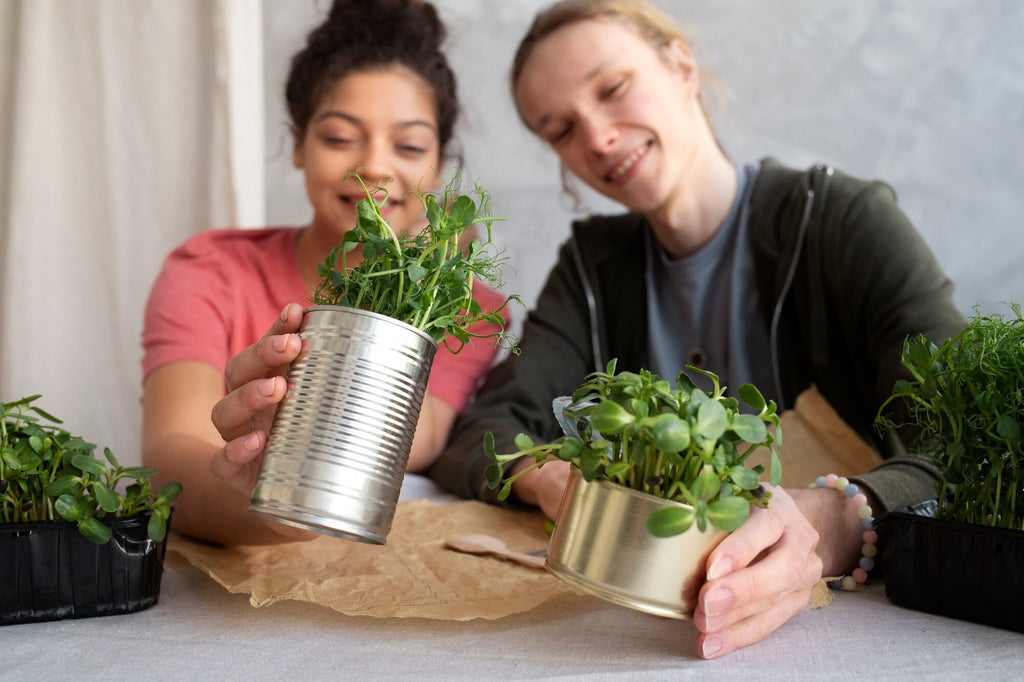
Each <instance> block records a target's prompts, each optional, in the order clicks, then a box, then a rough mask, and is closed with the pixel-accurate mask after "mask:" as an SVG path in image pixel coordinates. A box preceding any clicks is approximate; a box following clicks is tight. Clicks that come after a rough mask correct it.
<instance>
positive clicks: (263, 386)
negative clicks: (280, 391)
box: [258, 377, 274, 398]
mask: <svg viewBox="0 0 1024 682" xmlns="http://www.w3.org/2000/svg"><path fill="white" fill-rule="evenodd" d="M258 388H259V392H260V395H262V396H265V397H268V398H269V397H270V396H272V395H274V377H270V378H269V379H264V380H263V381H261V382H260V385H259V387H258Z"/></svg>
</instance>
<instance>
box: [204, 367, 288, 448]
mask: <svg viewBox="0 0 1024 682" xmlns="http://www.w3.org/2000/svg"><path fill="white" fill-rule="evenodd" d="M287 389H288V382H286V381H285V380H284V378H283V377H267V378H266V379H257V380H256V381H250V382H249V383H247V384H245V385H244V386H241V387H240V388H238V389H236V390H234V391H232V392H231V393H228V394H227V395H226V396H224V397H223V398H221V399H220V401H218V402H217V404H216V405H214V406H213V410H212V411H211V413H210V418H211V420H212V421H213V425H214V426H215V427H217V430H218V431H219V432H220V435H221V438H223V439H224V440H227V441H230V440H234V439H235V438H238V437H240V436H243V435H245V434H246V433H249V432H251V431H252V430H253V421H254V419H255V418H256V415H257V414H258V413H259V412H260V411H261V410H265V409H267V408H273V407H274V406H275V405H277V403H279V402H281V400H282V399H283V398H284V394H285V392H286V391H287Z"/></svg>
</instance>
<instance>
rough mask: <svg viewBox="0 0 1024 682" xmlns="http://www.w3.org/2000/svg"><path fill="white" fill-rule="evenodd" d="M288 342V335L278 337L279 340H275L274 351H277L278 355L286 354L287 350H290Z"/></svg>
mask: <svg viewBox="0 0 1024 682" xmlns="http://www.w3.org/2000/svg"><path fill="white" fill-rule="evenodd" d="M288 341H289V336H288V335H287V334H282V335H280V336H278V337H277V338H275V339H274V350H275V351H277V352H278V353H283V352H285V351H286V350H288Z"/></svg>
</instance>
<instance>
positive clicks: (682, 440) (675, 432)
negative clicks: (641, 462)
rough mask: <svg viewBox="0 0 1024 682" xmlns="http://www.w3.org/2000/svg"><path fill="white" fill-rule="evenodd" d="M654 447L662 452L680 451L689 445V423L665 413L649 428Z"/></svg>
mask: <svg viewBox="0 0 1024 682" xmlns="http://www.w3.org/2000/svg"><path fill="white" fill-rule="evenodd" d="M651 435H652V436H653V442H654V447H656V448H657V449H658V450H661V451H662V452H681V451H683V450H685V449H686V448H688V447H689V446H690V425H689V423H688V422H687V421H686V420H685V419H682V418H680V417H677V416H676V415H666V416H665V417H663V418H661V419H659V420H658V421H657V423H655V425H654V427H653V429H652V430H651Z"/></svg>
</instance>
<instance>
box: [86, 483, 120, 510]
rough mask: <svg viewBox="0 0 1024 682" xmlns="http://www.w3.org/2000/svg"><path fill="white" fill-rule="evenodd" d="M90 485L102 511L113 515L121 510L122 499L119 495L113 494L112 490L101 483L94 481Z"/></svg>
mask: <svg viewBox="0 0 1024 682" xmlns="http://www.w3.org/2000/svg"><path fill="white" fill-rule="evenodd" d="M89 485H90V487H91V488H92V492H93V494H94V495H95V496H96V502H97V504H99V505H100V509H102V510H103V511H105V512H107V513H108V514H112V513H114V512H116V511H117V510H118V509H119V508H120V506H121V499H120V496H119V495H117V493H114V492H112V491H111V490H110V488H108V487H107V486H105V485H103V483H101V482H99V481H93V482H92V483H90V484H89Z"/></svg>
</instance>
